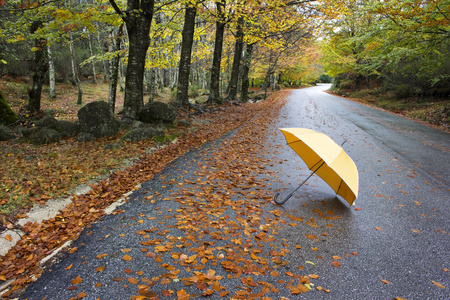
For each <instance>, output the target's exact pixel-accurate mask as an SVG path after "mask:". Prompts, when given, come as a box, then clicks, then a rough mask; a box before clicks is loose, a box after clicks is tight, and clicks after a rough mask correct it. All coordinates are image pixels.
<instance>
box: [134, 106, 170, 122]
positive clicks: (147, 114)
mask: <svg viewBox="0 0 450 300" xmlns="http://www.w3.org/2000/svg"><path fill="white" fill-rule="evenodd" d="M176 117H177V109H176V108H175V107H174V106H172V105H169V104H166V103H164V102H160V101H154V102H149V103H147V104H146V105H145V106H144V107H143V108H142V109H141V110H140V111H139V112H138V115H137V119H138V120H139V121H141V122H144V123H153V124H161V123H163V124H172V123H173V122H174V121H175V118H176Z"/></svg>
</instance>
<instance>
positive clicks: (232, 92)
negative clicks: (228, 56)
mask: <svg viewBox="0 0 450 300" xmlns="http://www.w3.org/2000/svg"><path fill="white" fill-rule="evenodd" d="M243 26H244V18H243V17H239V19H238V23H237V30H236V43H235V45H234V57H233V68H232V70H231V78H230V82H229V84H228V96H227V100H228V101H232V100H237V90H238V83H239V69H240V66H241V59H242V50H243V48H244V31H243Z"/></svg>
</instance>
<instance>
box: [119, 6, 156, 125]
mask: <svg viewBox="0 0 450 300" xmlns="http://www.w3.org/2000/svg"><path fill="white" fill-rule="evenodd" d="M128 2H135V1H128ZM144 3H145V4H144ZM153 5H154V1H149V0H144V1H142V3H141V5H140V6H141V9H142V10H143V12H142V13H140V14H132V13H130V14H129V15H128V16H127V17H126V25H127V32H128V40H129V51H128V65H127V71H126V75H125V99H124V103H123V117H124V118H131V119H135V118H136V116H137V113H138V112H139V110H140V109H141V107H142V106H143V101H144V71H145V59H146V57H147V50H148V47H149V45H150V36H149V34H150V25H151V21H152V17H153ZM128 6H130V4H128ZM129 8H130V7H129ZM133 9H138V7H135V8H133Z"/></svg>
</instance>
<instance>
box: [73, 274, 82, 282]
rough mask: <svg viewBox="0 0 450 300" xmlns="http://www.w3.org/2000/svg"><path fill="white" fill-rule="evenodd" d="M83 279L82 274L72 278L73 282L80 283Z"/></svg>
mask: <svg viewBox="0 0 450 300" xmlns="http://www.w3.org/2000/svg"><path fill="white" fill-rule="evenodd" d="M82 281H83V279H82V278H81V277H80V276H77V277H75V279H74V280H72V284H79V283H81V282H82Z"/></svg>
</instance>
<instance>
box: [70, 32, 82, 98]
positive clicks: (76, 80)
mask: <svg viewBox="0 0 450 300" xmlns="http://www.w3.org/2000/svg"><path fill="white" fill-rule="evenodd" d="M69 38H70V44H69V48H70V55H71V61H72V78H73V81H74V83H75V84H76V86H77V88H78V97H77V104H78V105H81V104H82V102H83V90H82V88H81V80H80V76H79V75H78V64H77V62H76V58H75V50H74V46H73V34H72V32H70V36H69Z"/></svg>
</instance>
